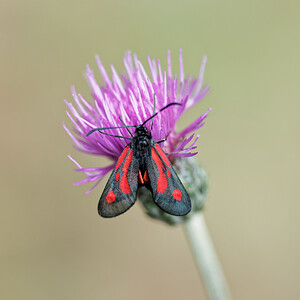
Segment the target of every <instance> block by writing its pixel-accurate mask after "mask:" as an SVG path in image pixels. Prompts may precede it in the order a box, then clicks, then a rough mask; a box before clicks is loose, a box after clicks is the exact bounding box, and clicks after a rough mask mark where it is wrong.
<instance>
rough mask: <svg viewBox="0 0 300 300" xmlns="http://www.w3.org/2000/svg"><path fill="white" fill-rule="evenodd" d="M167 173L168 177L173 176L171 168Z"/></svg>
mask: <svg viewBox="0 0 300 300" xmlns="http://www.w3.org/2000/svg"><path fill="white" fill-rule="evenodd" d="M167 174H168V177H169V178H171V171H170V170H168V171H167Z"/></svg>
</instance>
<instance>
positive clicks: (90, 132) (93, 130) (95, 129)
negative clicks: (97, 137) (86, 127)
mask: <svg viewBox="0 0 300 300" xmlns="http://www.w3.org/2000/svg"><path fill="white" fill-rule="evenodd" d="M127 127H136V125H125V126H115V127H102V128H94V129H92V130H91V131H89V132H88V133H87V134H86V136H89V135H90V134H92V133H93V132H95V131H99V130H104V129H116V128H127Z"/></svg>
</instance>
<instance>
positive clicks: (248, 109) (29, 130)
mask: <svg viewBox="0 0 300 300" xmlns="http://www.w3.org/2000/svg"><path fill="white" fill-rule="evenodd" d="M299 12H300V2H299V1H268V0H262V1H261V0H260V1H257V0H254V1H233V0H228V1H206V0H204V1H189V0H186V1H184V2H178V3H175V1H157V0H154V1H151V2H150V1H144V0H143V1H133V0H130V1H102V0H97V1H92V0H86V1H84V2H83V1H57V0H52V1H41V0H39V1H37V0H27V1H21V0H19V1H16V0H15V1H14V0H9V1H8V0H1V2H0V24H1V26H0V32H1V48H0V51H1V52H0V61H1V71H0V79H1V118H0V124H1V128H2V129H3V131H2V142H1V147H0V152H1V173H0V176H1V178H0V179H1V181H0V182H1V202H0V206H1V208H0V222H1V226H0V234H1V247H0V298H1V299H72V300H75V299H108V300H110V299H130V300H134V299H145V300H147V299H183V298H184V299H205V297H206V296H205V292H204V289H203V285H202V283H201V280H200V279H199V276H198V272H197V269H196V266H195V263H194V260H193V258H192V256H191V252H190V249H189V247H188V245H187V243H186V239H185V235H184V232H183V229H182V228H181V227H180V226H178V227H169V226H167V225H165V224H163V223H160V222H157V221H154V220H152V219H150V218H148V217H146V216H145V214H144V213H143V211H142V209H141V206H140V205H139V204H136V205H135V206H134V207H133V208H132V209H131V210H130V211H128V212H127V213H126V214H124V215H122V216H120V217H118V218H115V219H113V220H106V219H102V218H100V217H99V216H98V214H97V209H96V208H97V203H98V199H99V197H100V194H101V192H102V189H103V186H104V184H105V182H106V179H104V181H103V182H102V183H101V185H100V186H98V188H97V189H95V190H94V191H93V192H92V193H90V194H89V195H87V196H85V195H84V192H85V191H86V190H87V189H89V188H90V187H91V186H89V185H84V186H79V187H73V186H72V184H73V183H74V182H76V181H79V180H80V179H83V175H82V174H79V173H76V172H74V171H73V169H74V165H73V163H72V162H71V161H69V160H68V159H67V154H71V155H72V156H73V157H74V158H75V159H76V160H78V161H79V162H80V163H81V164H82V165H83V166H86V167H88V166H90V167H97V166H103V165H105V164H107V161H105V160H104V159H102V158H97V157H88V156H85V155H82V154H80V153H77V152H76V151H75V150H73V148H72V146H73V144H72V141H71V140H70V138H69V137H68V136H67V134H66V132H65V131H64V130H63V128H62V125H61V124H62V121H63V120H65V121H66V122H67V125H68V127H69V128H71V124H70V122H69V121H68V119H67V116H66V114H65V110H66V106H65V105H64V103H63V100H64V99H67V100H69V101H73V100H72V97H71V92H70V86H71V85H75V87H76V90H77V92H80V93H81V94H83V96H84V97H85V98H86V99H87V100H91V96H90V92H89V88H88V85H87V83H86V81H85V79H84V77H83V72H84V70H85V65H86V64H89V65H90V66H91V68H92V69H93V70H94V72H95V74H96V76H97V77H98V78H100V75H99V73H98V71H97V67H96V63H95V60H94V55H95V54H99V55H100V57H101V59H102V61H103V63H104V65H105V66H106V67H107V69H109V66H110V64H114V66H115V67H116V69H117V70H118V71H119V72H122V71H124V66H123V63H122V58H123V55H124V53H125V51H127V50H131V51H133V52H136V53H137V54H138V57H139V59H140V60H141V61H142V63H143V64H144V65H147V55H149V56H151V57H152V58H160V59H161V62H162V65H163V67H165V66H166V57H167V50H171V53H172V64H173V74H174V73H175V72H177V73H178V51H179V48H182V49H183V59H184V67H185V74H192V75H194V76H197V75H198V72H199V67H200V63H201V59H202V56H203V55H207V56H208V63H207V67H206V72H205V83H206V84H208V85H209V86H210V87H211V88H212V92H211V93H210V94H209V96H208V97H207V98H206V99H204V100H203V101H202V102H201V103H200V104H198V105H197V107H196V108H195V109H193V111H191V112H189V113H188V114H187V115H186V116H185V118H184V119H182V120H181V123H180V124H181V126H184V125H186V124H187V123H188V122H190V120H191V118H196V116H198V115H199V114H201V113H204V112H205V111H206V110H207V109H208V108H209V107H212V108H213V110H212V111H211V113H210V115H209V117H208V119H207V121H206V125H205V126H204V127H203V128H201V129H200V131H199V133H200V139H199V140H198V146H199V155H198V156H197V160H198V161H199V162H200V163H201V164H202V165H203V166H204V167H205V168H206V170H207V172H208V174H209V176H210V190H209V196H208V201H207V205H206V207H205V216H206V220H207V223H208V226H209V230H210V233H211V235H212V238H213V240H214V244H215V247H216V249H217V252H218V255H219V258H220V260H221V262H222V265H223V267H224V272H225V273H226V276H227V279H228V282H229V286H230V289H231V292H232V295H233V298H234V299H241V300H248V299H249V300H250V299H251V300H252V299H256V300H260V299H261V300H265V299H272V300H276V299H292V300H293V299H295V300H296V299H300V285H299V277H300V274H299V268H300V258H299V253H300V237H299V226H300V218H299V209H300V193H299V168H300V159H299V148H300V141H299V125H300V121H299V109H300V102H299V70H300V63H299V61H300V60H299V59H300V40H299V32H300V31H299V30H300V14H299Z"/></svg>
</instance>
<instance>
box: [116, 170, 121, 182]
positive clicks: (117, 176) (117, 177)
mask: <svg viewBox="0 0 300 300" xmlns="http://www.w3.org/2000/svg"><path fill="white" fill-rule="evenodd" d="M119 178H120V173H119V172H118V173H117V174H116V180H117V181H119Z"/></svg>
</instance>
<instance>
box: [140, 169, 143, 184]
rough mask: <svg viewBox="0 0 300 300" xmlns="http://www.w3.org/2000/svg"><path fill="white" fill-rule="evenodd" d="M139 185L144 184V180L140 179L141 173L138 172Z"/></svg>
mask: <svg viewBox="0 0 300 300" xmlns="http://www.w3.org/2000/svg"><path fill="white" fill-rule="evenodd" d="M139 183H140V184H144V179H143V177H142V173H141V171H140V170H139Z"/></svg>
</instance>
